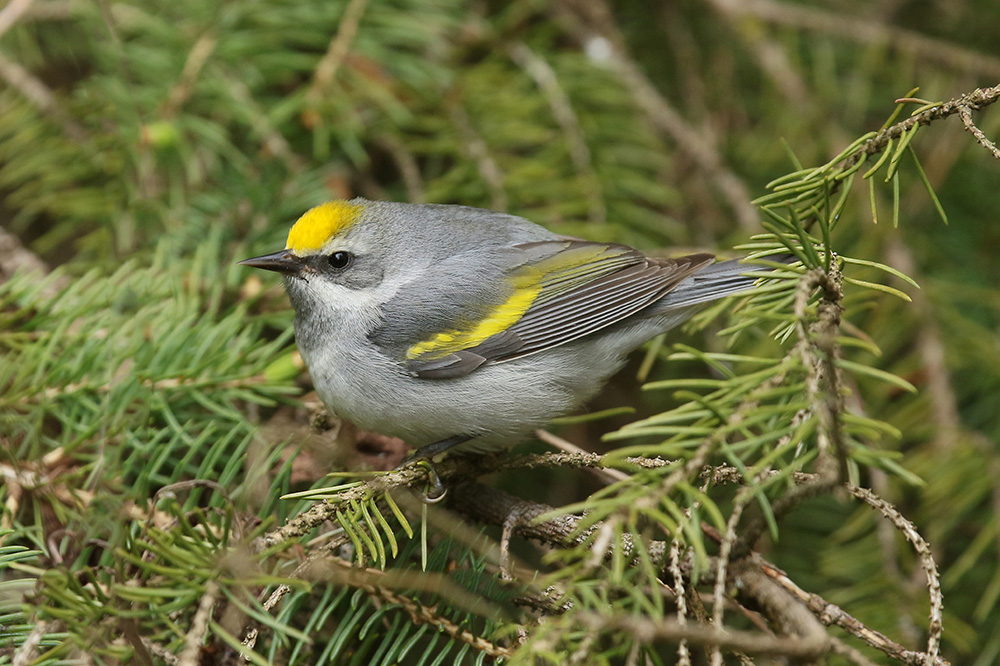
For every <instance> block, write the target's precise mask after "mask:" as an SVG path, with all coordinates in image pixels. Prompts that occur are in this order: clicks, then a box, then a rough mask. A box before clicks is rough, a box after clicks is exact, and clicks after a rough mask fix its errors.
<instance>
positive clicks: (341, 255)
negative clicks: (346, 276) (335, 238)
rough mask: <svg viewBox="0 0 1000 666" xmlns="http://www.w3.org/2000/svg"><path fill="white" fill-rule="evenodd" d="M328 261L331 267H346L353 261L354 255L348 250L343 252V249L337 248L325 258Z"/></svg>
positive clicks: (339, 268)
mask: <svg viewBox="0 0 1000 666" xmlns="http://www.w3.org/2000/svg"><path fill="white" fill-rule="evenodd" d="M326 260H327V261H328V262H329V263H330V267H331V268H336V269H338V270H341V269H344V268H347V267H348V266H350V265H351V262H352V261H354V255H352V254H351V253H350V252H344V251H343V250H338V251H337V252H334V253H333V254H331V255H330V256H328V257H327V258H326Z"/></svg>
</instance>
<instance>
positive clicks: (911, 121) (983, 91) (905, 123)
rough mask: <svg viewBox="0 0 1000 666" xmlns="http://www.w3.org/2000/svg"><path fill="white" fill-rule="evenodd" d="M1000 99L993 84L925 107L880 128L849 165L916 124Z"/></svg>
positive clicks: (881, 148)
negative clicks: (918, 111) (903, 118)
mask: <svg viewBox="0 0 1000 666" xmlns="http://www.w3.org/2000/svg"><path fill="white" fill-rule="evenodd" d="M998 99H1000V85H996V86H993V87H992V88H976V89H975V90H973V91H972V92H970V93H966V94H964V95H962V96H960V97H956V98H955V99H952V100H949V101H947V102H944V103H943V104H937V105H935V106H932V107H931V108H929V109H925V110H923V111H921V112H920V113H917V114H915V115H912V116H910V117H909V118H907V119H905V120H901V121H900V122H898V123H896V124H894V125H890V126H889V127H886V128H885V129H882V130H880V131H879V132H878V134H876V135H875V136H873V137H872V138H870V139H868V141H866V142H865V143H863V144H862V146H861V150H859V151H858V152H857V153H855V154H854V156H853V157H852V158H851V159H850V160H849V161H848V163H847V166H851V165H852V164H854V163H855V162H857V161H858V160H859V159H861V156H862V155H874V154H876V153H880V152H882V151H883V150H885V147H886V146H887V145H888V144H889V141H890V140H891V141H895V140H896V139H898V138H899V137H901V136H902V135H903V134H905V133H906V132H908V131H910V130H911V129H913V127H914V126H916V125H930V124H931V123H932V122H934V121H935V120H940V119H942V118H947V117H948V116H953V115H955V114H956V113H961V112H962V109H963V108H964V109H972V110H978V109H982V108H983V107H986V106H989V105H991V104H994V103H995V102H996V101H997V100H998Z"/></svg>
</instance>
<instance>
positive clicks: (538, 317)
mask: <svg viewBox="0 0 1000 666" xmlns="http://www.w3.org/2000/svg"><path fill="white" fill-rule="evenodd" d="M240 263H241V264H244V265H247V266H252V267H255V268H263V269H267V270H271V271H276V272H278V273H281V274H282V275H283V276H284V282H285V289H286V291H287V293H288V297H289V299H290V300H291V302H292V306H293V307H294V308H295V339H296V341H297V343H298V347H299V350H300V352H301V354H302V357H303V359H304V360H305V362H306V365H307V366H308V367H309V370H310V373H311V375H312V379H313V383H314V384H315V387H316V391H317V392H318V393H319V396H320V398H321V399H322V401H323V403H324V404H325V405H326V406H327V408H329V409H330V410H331V411H333V412H334V413H336V414H337V415H338V416H341V417H344V418H347V419H349V420H351V421H353V422H354V423H355V424H356V425H358V426H359V427H361V428H365V429H369V430H374V431H377V432H380V433H382V434H385V435H390V436H396V437H400V438H402V439H403V440H404V441H405V442H406V443H407V444H409V445H410V446H412V447H416V448H418V451H417V453H416V454H415V457H417V458H425V459H428V460H430V459H432V458H433V457H434V456H437V455H440V454H442V453H444V452H445V451H475V452H489V451H497V450H501V449H505V448H509V447H511V446H513V445H515V444H517V443H519V442H520V441H522V440H524V439H526V438H528V436H529V435H530V434H531V433H532V432H534V431H535V429H537V428H540V427H542V426H544V425H545V424H546V423H548V422H549V421H551V420H552V419H553V418H555V417H557V416H561V415H564V414H567V413H569V412H571V411H573V410H575V409H577V408H578V407H579V406H580V405H581V404H582V403H583V402H585V401H586V400H588V399H589V398H591V397H593V396H594V394H596V393H597V392H598V390H599V389H600V388H601V386H602V385H603V384H604V382H605V381H606V380H607V379H608V378H609V377H610V376H611V375H612V374H614V373H615V372H616V371H617V370H619V369H620V368H621V367H622V366H623V365H624V363H625V357H626V355H627V354H628V353H629V352H630V351H632V350H633V349H635V348H636V347H638V346H639V345H641V344H642V343H643V342H645V341H646V340H649V339H650V338H652V337H654V336H656V335H658V334H660V333H663V332H664V331H667V330H669V329H671V328H673V327H674V326H677V325H678V324H680V323H682V322H684V321H685V320H686V319H688V318H689V317H691V316H692V315H693V314H694V313H695V312H696V311H697V310H698V309H699V306H703V305H704V304H706V303H708V302H710V301H713V300H716V299H718V298H722V297H724V296H729V295H731V294H735V293H737V292H741V291H746V290H748V289H750V288H751V287H752V286H753V283H754V278H753V277H749V276H747V275H745V273H746V272H747V271H749V270H753V267H751V266H747V265H745V264H740V263H738V262H737V261H724V262H718V263H716V262H714V257H713V256H712V255H711V254H691V255H687V256H683V257H678V258H674V259H662V258H654V257H647V256H645V255H643V254H642V253H641V252H639V251H638V250H635V249H633V248H631V247H627V246H625V245H617V244H614V243H599V242H591V241H583V240H577V239H571V238H566V237H563V236H559V235H557V234H554V233H552V232H550V231H548V230H547V229H545V228H543V227H541V226H539V225H537V224H534V223H533V222H529V221H528V220H526V219H523V218H521V217H516V216H514V215H506V214H503V213H496V212H492V211H488V210H482V209H478V208H469V207H466V206H452V205H428V204H407V203H391V202H379V201H366V200H364V199H352V200H351V201H330V202H328V203H324V204H322V205H320V206H317V207H315V208H313V209H311V210H309V211H308V212H306V213H305V214H304V215H303V216H302V217H300V218H299V219H298V221H297V222H295V224H294V226H292V229H291V231H290V232H289V234H288V241H287V243H286V247H285V249H284V250H281V251H279V252H275V253H273V254H267V255H264V256H260V257H254V258H252V259H246V260H244V261H241V262H240Z"/></svg>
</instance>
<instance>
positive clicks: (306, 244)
mask: <svg viewBox="0 0 1000 666" xmlns="http://www.w3.org/2000/svg"><path fill="white" fill-rule="evenodd" d="M360 215H361V206H360V205H359V204H352V203H349V202H347V201H327V202H326V203H325V204H320V205H319V206H316V207H315V208H310V209H309V210H307V211H306V212H305V213H304V214H303V215H302V217H300V218H299V219H298V220H297V221H296V222H295V224H294V225H292V229H291V231H289V232H288V241H287V242H286V243H285V249H286V250H291V251H292V252H294V253H295V254H298V255H303V254H309V253H311V252H316V251H317V250H319V249H320V248H322V247H323V246H324V245H325V244H326V242H327V241H328V240H330V237H331V236H333V235H334V234H336V233H339V232H341V231H343V230H345V229H347V228H348V227H349V226H351V225H352V224H354V223H355V222H356V221H357V219H358V217H359V216H360Z"/></svg>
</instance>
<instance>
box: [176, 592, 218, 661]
mask: <svg viewBox="0 0 1000 666" xmlns="http://www.w3.org/2000/svg"><path fill="white" fill-rule="evenodd" d="M218 598H219V584H218V583H216V582H215V581H214V580H210V581H208V582H207V583H206V584H205V594H203V595H202V597H201V601H200V602H199V603H198V610H197V611H195V614H194V617H193V618H192V619H191V627H190V628H189V629H188V632H187V633H186V634H185V635H184V650H182V651H181V654H180V656H179V657H178V659H177V663H178V665H179V666H198V664H199V663H200V662H201V647H202V644H203V643H204V642H205V636H206V635H207V634H208V621H209V620H210V619H211V618H212V608H213V607H214V606H215V602H216V601H218Z"/></svg>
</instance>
